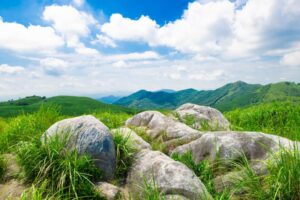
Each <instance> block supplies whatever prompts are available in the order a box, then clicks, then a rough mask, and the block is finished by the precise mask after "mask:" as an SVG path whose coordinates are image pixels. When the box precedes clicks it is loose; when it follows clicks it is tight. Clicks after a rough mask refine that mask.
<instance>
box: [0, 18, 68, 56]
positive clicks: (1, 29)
mask: <svg viewBox="0 0 300 200" xmlns="http://www.w3.org/2000/svg"><path fill="white" fill-rule="evenodd" d="M63 45H64V41H63V39H62V38H61V37H59V36H58V35H56V34H55V31H54V30H53V29H52V28H51V27H43V26H34V25H30V26H28V27H25V26H24V25H22V24H18V23H15V22H13V23H9V22H4V21H3V20H2V18H1V17H0V48H3V49H8V50H12V51H18V52H35V53H37V52H51V51H54V50H56V49H57V48H59V47H61V46H63Z"/></svg>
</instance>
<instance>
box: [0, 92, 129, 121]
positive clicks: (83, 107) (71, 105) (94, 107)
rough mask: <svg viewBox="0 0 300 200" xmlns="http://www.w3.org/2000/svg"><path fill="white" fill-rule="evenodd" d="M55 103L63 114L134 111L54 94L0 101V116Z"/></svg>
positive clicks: (29, 110)
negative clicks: (48, 96)
mask: <svg viewBox="0 0 300 200" xmlns="http://www.w3.org/2000/svg"><path fill="white" fill-rule="evenodd" d="M42 105H43V106H45V107H48V106H50V105H55V106H58V107H59V108H60V111H61V113H62V114H63V115H70V116H72V115H82V114H88V113H92V112H95V111H97V112H112V113H122V112H125V113H134V112H135V110H133V109H130V108H126V107H122V106H118V105H111V104H105V103H102V102H99V101H97V100H95V99H91V98H88V97H75V96H56V97H51V98H46V97H39V96H30V97H26V98H23V99H18V100H14V101H12V100H11V101H7V102H1V103H0V117H14V116H17V115H19V114H20V113H22V112H24V113H33V112H36V111H37V110H38V109H39V108H40V106H42Z"/></svg>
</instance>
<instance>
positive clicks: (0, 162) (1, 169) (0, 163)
mask: <svg viewBox="0 0 300 200" xmlns="http://www.w3.org/2000/svg"><path fill="white" fill-rule="evenodd" d="M6 167H7V166H6V161H5V159H4V158H3V156H2V155H0V182H1V181H3V178H4V175H5V172H6Z"/></svg>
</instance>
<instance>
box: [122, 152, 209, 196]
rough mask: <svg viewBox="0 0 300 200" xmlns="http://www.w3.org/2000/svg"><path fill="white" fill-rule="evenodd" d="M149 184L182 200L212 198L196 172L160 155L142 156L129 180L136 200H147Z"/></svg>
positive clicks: (157, 153) (137, 157)
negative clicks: (146, 190)
mask: <svg viewBox="0 0 300 200" xmlns="http://www.w3.org/2000/svg"><path fill="white" fill-rule="evenodd" d="M146 184H151V185H153V184H155V186H156V187H157V188H158V190H159V191H160V192H161V193H162V194H166V195H171V196H172V195H178V196H182V198H181V199H184V197H185V198H187V199H195V200H196V199H197V200H201V199H204V198H205V197H206V199H210V198H211V197H210V194H208V192H207V190H206V188H205V186H204V185H203V184H202V183H201V181H200V179H198V177H197V176H196V175H195V174H194V172H193V171H191V170H190V169H189V168H187V167H186V166H185V165H184V164H182V163H180V162H177V161H174V160H173V159H171V158H170V157H168V156H166V155H165V154H163V153H161V152H159V151H151V150H142V151H141V152H139V153H138V154H137V155H136V160H135V162H134V163H133V166H132V168H131V170H130V172H129V175H128V177H127V187H128V189H129V192H130V194H131V195H132V196H133V198H134V199H143V194H144V193H145V190H144V188H145V185H146ZM171 196H170V197H169V198H171Z"/></svg>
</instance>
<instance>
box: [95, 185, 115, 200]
mask: <svg viewBox="0 0 300 200" xmlns="http://www.w3.org/2000/svg"><path fill="white" fill-rule="evenodd" d="M95 187H96V189H97V191H99V192H100V193H101V195H102V196H103V197H105V198H106V199H107V200H116V199H118V198H119V197H120V194H121V189H120V188H118V187H117V186H114V185H112V184H110V183H106V182H99V183H97V184H95Z"/></svg>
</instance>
